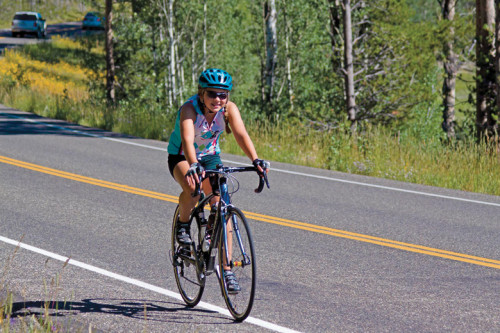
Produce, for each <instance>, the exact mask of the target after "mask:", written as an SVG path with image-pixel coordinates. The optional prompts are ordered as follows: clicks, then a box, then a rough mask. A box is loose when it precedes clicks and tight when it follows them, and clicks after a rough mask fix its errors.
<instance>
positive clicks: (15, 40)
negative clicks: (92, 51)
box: [0, 21, 101, 54]
mask: <svg viewBox="0 0 500 333" xmlns="http://www.w3.org/2000/svg"><path fill="white" fill-rule="evenodd" d="M95 33H101V31H99V30H82V22H81V21H80V22H67V23H58V24H49V25H47V37H46V38H44V39H37V38H36V37H35V36H28V35H27V36H25V37H12V32H11V30H10V29H0V54H1V53H3V51H4V50H5V49H6V48H13V47H16V46H21V45H24V44H34V43H42V42H46V41H50V39H51V38H52V37H54V36H66V37H76V36H81V35H86V34H87V35H88V34H95Z"/></svg>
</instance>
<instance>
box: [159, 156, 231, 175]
mask: <svg viewBox="0 0 500 333" xmlns="http://www.w3.org/2000/svg"><path fill="white" fill-rule="evenodd" d="M185 160H186V157H185V156H184V155H172V154H169V155H168V170H169V171H170V174H171V175H172V177H173V176H174V168H175V166H176V165H177V163H179V162H182V161H185ZM198 162H200V164H201V166H202V167H204V168H205V169H206V170H215V169H216V166H217V164H222V160H221V159H220V155H219V154H216V155H206V156H203V157H202V158H201V160H200V161H198Z"/></svg>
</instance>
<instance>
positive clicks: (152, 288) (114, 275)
mask: <svg viewBox="0 0 500 333" xmlns="http://www.w3.org/2000/svg"><path fill="white" fill-rule="evenodd" d="M0 241H2V242H4V243H7V244H10V245H14V246H16V247H17V246H18V247H20V248H22V249H25V250H28V251H31V252H35V253H38V254H41V255H43V256H46V257H49V258H52V259H55V260H58V261H62V262H68V264H69V265H73V266H76V267H79V268H83V269H85V270H88V271H91V272H94V273H97V274H100V275H104V276H107V277H109V278H112V279H115V280H118V281H122V282H125V283H128V284H132V285H135V286H137V287H141V288H143V289H147V290H150V291H154V292H156V293H159V294H162V295H165V296H168V297H171V298H175V299H176V300H179V301H182V297H181V295H179V294H178V293H175V292H173V291H170V290H168V289H165V288H161V287H158V286H155V285H152V284H149V283H147V282H143V281H140V280H137V279H133V278H129V277H127V276H124V275H120V274H117V273H113V272H110V271H107V270H105V269H102V268H99V267H96V266H92V265H89V264H86V263H83V262H81V261H78V260H74V259H71V258H68V257H64V256H62V255H59V254H56V253H53V252H49V251H46V250H43V249H40V248H37V247H34V246H31V245H28V244H25V243H21V242H19V241H15V240H13V239H10V238H6V237H3V236H0ZM197 306H198V307H200V308H204V309H206V310H209V311H214V312H217V313H220V314H222V315H225V316H228V317H231V314H230V313H229V311H228V310H227V309H224V308H221V307H219V306H216V305H212V304H210V303H206V302H200V303H199V304H198V305H197ZM244 322H245V323H251V324H254V325H257V326H260V327H263V328H267V329H270V330H273V331H276V332H285V333H295V332H298V331H294V330H292V329H289V328H286V327H282V326H279V325H276V324H273V323H270V322H267V321H265V320H261V319H257V318H254V317H248V318H247V319H246V320H245V321H244Z"/></svg>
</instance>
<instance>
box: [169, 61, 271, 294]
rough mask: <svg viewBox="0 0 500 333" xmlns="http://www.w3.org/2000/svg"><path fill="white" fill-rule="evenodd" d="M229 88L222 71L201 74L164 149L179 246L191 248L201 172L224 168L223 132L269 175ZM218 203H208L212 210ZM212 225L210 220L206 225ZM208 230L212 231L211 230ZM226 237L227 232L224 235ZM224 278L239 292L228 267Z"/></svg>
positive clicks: (228, 78)
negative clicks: (174, 185) (174, 190)
mask: <svg viewBox="0 0 500 333" xmlns="http://www.w3.org/2000/svg"><path fill="white" fill-rule="evenodd" d="M232 88H233V82H232V78H231V75H229V74H228V73H227V72H226V71H224V70H222V69H217V68H211V69H207V70H205V71H203V73H201V75H200V78H199V80H198V94H197V95H194V96H193V97H191V98H189V99H188V100H187V101H186V102H185V103H184V104H183V105H182V106H181V108H180V110H179V112H178V114H177V119H176V122H175V128H174V131H173V132H172V134H171V136H170V140H169V145H168V154H169V155H168V167H169V170H170V173H171V174H172V176H173V177H174V179H175V180H176V181H177V182H178V183H179V184H180V185H181V187H182V192H181V194H180V196H179V223H178V225H179V229H178V230H177V241H178V243H179V244H181V245H190V244H191V242H192V241H191V236H190V234H189V230H190V226H189V222H187V221H189V215H190V213H191V210H192V209H193V208H194V207H195V205H196V203H197V202H198V200H199V196H198V197H192V196H191V194H192V193H193V192H194V190H195V184H196V183H198V182H199V179H200V178H199V176H201V175H202V174H203V171H204V170H213V169H215V168H216V165H217V164H222V161H221V158H220V156H219V154H220V147H219V137H220V135H221V134H222V132H224V130H226V131H227V132H228V133H231V132H232V133H233V134H234V137H235V139H236V142H237V143H238V145H239V146H240V147H241V149H242V150H243V152H244V153H245V154H246V155H247V156H248V157H249V158H250V160H251V161H252V163H253V165H254V166H256V167H257V168H258V170H259V172H260V173H262V172H267V171H268V168H269V163H268V162H266V161H264V160H261V159H259V157H258V155H257V152H256V151H255V147H254V145H253V142H252V140H251V139H250V136H249V135H248V133H247V131H246V128H245V125H244V124H243V120H242V119H241V115H240V111H239V110H238V107H237V106H236V104H234V103H233V102H231V101H229V92H230V91H231V89H232ZM202 187H203V189H204V191H205V192H206V193H211V192H212V187H211V185H210V181H209V179H206V180H204V181H203V183H202ZM218 200H219V197H217V196H215V197H214V198H213V199H212V202H211V204H212V206H213V205H215V204H217V202H218ZM209 220H210V219H209ZM209 227H210V226H209ZM228 237H230V230H228ZM223 269H224V278H225V281H226V284H227V287H228V290H229V291H231V292H238V291H240V286H239V284H238V281H237V280H236V277H235V276H234V274H233V273H232V272H231V270H230V267H229V266H225V267H223Z"/></svg>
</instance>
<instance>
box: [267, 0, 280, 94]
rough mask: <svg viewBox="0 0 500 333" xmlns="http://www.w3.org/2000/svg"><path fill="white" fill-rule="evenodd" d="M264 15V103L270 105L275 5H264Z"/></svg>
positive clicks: (274, 60) (275, 47)
mask: <svg viewBox="0 0 500 333" xmlns="http://www.w3.org/2000/svg"><path fill="white" fill-rule="evenodd" d="M265 6H266V7H265V8H266V11H265V14H266V73H265V77H266V80H265V82H266V91H267V93H266V101H267V102H268V103H272V100H273V89H274V83H275V81H276V73H275V69H276V64H277V62H278V33H277V29H276V3H275V1H274V0H269V1H267V2H266V3H265Z"/></svg>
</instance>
